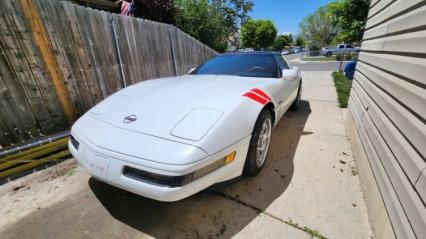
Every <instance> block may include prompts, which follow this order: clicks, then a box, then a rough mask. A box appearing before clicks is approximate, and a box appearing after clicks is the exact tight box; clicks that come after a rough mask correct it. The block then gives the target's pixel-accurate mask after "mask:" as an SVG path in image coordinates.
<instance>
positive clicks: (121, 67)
mask: <svg viewBox="0 0 426 239" xmlns="http://www.w3.org/2000/svg"><path fill="white" fill-rule="evenodd" d="M111 26H112V32H113V34H114V43H115V48H116V49H117V55H118V64H120V73H121V79H122V81H123V88H126V87H127V83H126V77H125V76H124V69H123V60H122V59H121V52H120V47H119V45H118V35H117V31H116V29H115V22H114V20H112V21H111Z"/></svg>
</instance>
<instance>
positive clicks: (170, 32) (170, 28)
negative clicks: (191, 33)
mask: <svg viewBox="0 0 426 239" xmlns="http://www.w3.org/2000/svg"><path fill="white" fill-rule="evenodd" d="M169 39H170V47H171V48H172V57H173V66H174V68H175V75H176V76H177V75H178V69H177V62H176V53H175V46H174V44H173V39H172V26H169Z"/></svg>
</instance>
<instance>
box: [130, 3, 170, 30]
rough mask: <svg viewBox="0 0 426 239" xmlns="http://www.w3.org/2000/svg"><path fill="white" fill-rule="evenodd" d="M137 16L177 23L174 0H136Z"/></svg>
mask: <svg viewBox="0 0 426 239" xmlns="http://www.w3.org/2000/svg"><path fill="white" fill-rule="evenodd" d="M135 4H136V10H135V13H134V15H135V17H141V18H145V19H149V20H152V21H156V22H164V23H169V24H175V6H174V4H173V0H135Z"/></svg>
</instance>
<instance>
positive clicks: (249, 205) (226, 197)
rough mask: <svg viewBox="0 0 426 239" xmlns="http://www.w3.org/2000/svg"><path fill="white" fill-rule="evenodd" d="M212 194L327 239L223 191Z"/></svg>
mask: <svg viewBox="0 0 426 239" xmlns="http://www.w3.org/2000/svg"><path fill="white" fill-rule="evenodd" d="M212 193H214V194H216V195H218V196H220V197H223V198H225V199H228V200H231V201H234V202H236V203H238V204H241V205H243V206H245V207H248V208H250V209H252V210H254V211H256V212H257V213H259V214H264V215H266V216H269V217H271V218H273V219H275V220H278V221H280V222H281V223H284V224H287V225H288V226H291V227H293V228H295V229H297V230H300V231H303V232H305V233H307V234H309V235H310V236H311V237H316V238H319V239H327V237H325V236H323V235H321V234H320V233H319V232H318V231H316V230H314V229H311V228H309V227H307V226H299V224H298V223H295V222H293V220H291V219H289V220H287V221H286V220H284V219H282V218H279V217H277V216H275V215H273V214H271V213H268V212H266V211H264V210H262V209H260V208H258V207H256V206H253V205H251V204H249V203H246V202H244V201H241V200H240V199H238V198H235V197H233V196H231V195H229V194H226V193H224V192H222V191H214V192H212Z"/></svg>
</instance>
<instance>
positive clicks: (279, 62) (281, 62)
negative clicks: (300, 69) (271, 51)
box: [275, 55, 290, 72]
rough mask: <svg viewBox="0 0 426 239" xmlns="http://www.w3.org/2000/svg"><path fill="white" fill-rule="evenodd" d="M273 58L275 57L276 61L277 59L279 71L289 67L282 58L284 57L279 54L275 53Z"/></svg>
mask: <svg viewBox="0 0 426 239" xmlns="http://www.w3.org/2000/svg"><path fill="white" fill-rule="evenodd" d="M275 58H276V59H277V61H278V66H279V68H280V72H281V71H282V70H283V69H290V66H289V65H288V64H287V62H286V61H285V60H284V58H283V57H282V56H280V55H275Z"/></svg>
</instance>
